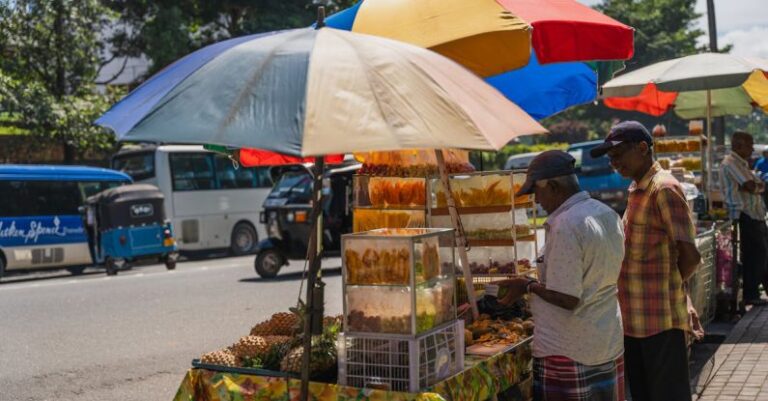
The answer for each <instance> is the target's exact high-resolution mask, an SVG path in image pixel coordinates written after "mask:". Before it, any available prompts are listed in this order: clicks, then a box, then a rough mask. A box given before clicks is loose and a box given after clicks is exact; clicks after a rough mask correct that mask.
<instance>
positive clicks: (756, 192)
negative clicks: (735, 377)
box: [720, 131, 768, 305]
mask: <svg viewBox="0 0 768 401" xmlns="http://www.w3.org/2000/svg"><path fill="white" fill-rule="evenodd" d="M753 148H754V143H753V140H752V135H749V134H748V133H746V132H743V131H736V132H734V133H733V138H732V139H731V152H730V153H729V154H728V155H726V156H725V159H723V163H722V164H721V167H720V168H721V170H722V172H721V174H720V177H721V178H720V179H721V187H722V188H723V195H724V196H725V205H726V207H727V208H728V217H730V219H731V220H732V221H733V222H738V231H739V248H740V251H741V252H740V253H741V264H742V266H743V273H744V302H745V303H746V304H748V305H764V304H765V301H763V300H761V299H760V292H759V290H758V286H759V285H760V284H761V283H762V284H763V289H764V290H765V291H768V280H766V275H767V274H768V228H766V226H765V211H766V207H765V203H764V201H763V199H762V194H763V192H765V183H764V182H763V180H762V179H760V178H759V177H757V176H756V175H755V173H753V172H752V169H751V168H750V165H749V159H750V157H752V151H753Z"/></svg>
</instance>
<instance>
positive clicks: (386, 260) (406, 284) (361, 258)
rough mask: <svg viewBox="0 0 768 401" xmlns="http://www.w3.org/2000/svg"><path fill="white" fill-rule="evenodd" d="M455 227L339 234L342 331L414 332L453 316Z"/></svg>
mask: <svg viewBox="0 0 768 401" xmlns="http://www.w3.org/2000/svg"><path fill="white" fill-rule="evenodd" d="M453 244H454V237H453V230H450V229H379V230H372V231H366V232H361V233H356V234H348V235H344V236H343V237H342V270H343V275H342V278H343V283H344V319H345V322H344V327H345V332H346V333H351V334H354V333H358V334H359V333H377V334H390V335H400V336H416V335H419V334H422V333H425V332H427V331H429V330H431V329H433V328H435V327H437V326H440V325H441V324H443V323H445V322H448V321H451V320H454V319H456V300H455V277H454V272H455V270H456V268H455V257H454V249H453V248H454V245H453Z"/></svg>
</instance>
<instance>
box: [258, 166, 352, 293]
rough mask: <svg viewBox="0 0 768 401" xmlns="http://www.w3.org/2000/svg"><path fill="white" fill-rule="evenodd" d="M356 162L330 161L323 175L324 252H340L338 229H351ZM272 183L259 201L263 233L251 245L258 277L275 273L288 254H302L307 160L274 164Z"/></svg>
mask: <svg viewBox="0 0 768 401" xmlns="http://www.w3.org/2000/svg"><path fill="white" fill-rule="evenodd" d="M360 167H361V165H360V164H359V163H346V164H340V165H332V166H330V168H329V169H328V170H327V171H326V172H325V174H324V178H323V256H324V257H332V256H339V255H341V235H342V234H347V233H350V232H352V208H351V206H352V177H353V176H354V174H355V172H356V171H357V170H359V169H360ZM270 174H271V175H272V180H273V182H275V185H274V186H273V187H272V191H271V192H270V194H269V195H268V196H267V199H266V200H265V201H264V210H263V211H262V212H261V215H260V220H261V223H262V224H266V228H267V235H268V238H267V239H265V240H262V241H260V242H259V244H258V245H257V246H256V252H257V253H256V260H255V262H254V269H255V270H256V273H258V274H259V276H261V277H263V278H273V277H275V276H277V274H278V273H279V272H280V269H281V268H282V267H283V266H285V265H287V264H288V260H301V259H305V258H306V256H307V249H308V244H309V237H310V234H311V231H312V222H311V221H310V216H311V213H312V204H311V201H312V181H313V169H312V164H296V165H288V166H276V167H273V168H272V169H271V170H270Z"/></svg>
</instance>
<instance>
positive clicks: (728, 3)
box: [578, 0, 768, 60]
mask: <svg viewBox="0 0 768 401" xmlns="http://www.w3.org/2000/svg"><path fill="white" fill-rule="evenodd" d="M578 1H579V2H580V3H584V4H587V5H590V6H592V5H595V4H598V3H601V2H602V0H578ZM767 6H768V0H715V13H716V21H717V44H718V46H719V47H722V46H724V45H726V44H732V45H733V49H732V50H731V54H736V55H739V56H746V57H759V58H762V59H766V60H768V7H767ZM696 11H698V12H699V13H700V14H702V17H701V18H699V21H698V24H699V27H700V28H701V29H702V30H703V31H704V32H705V33H706V32H708V29H707V2H706V0H697V4H696ZM700 42H701V43H702V44H708V43H709V37H708V36H707V35H706V34H705V35H704V36H702V37H701V38H700Z"/></svg>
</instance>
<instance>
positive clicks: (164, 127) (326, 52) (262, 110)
mask: <svg viewBox="0 0 768 401" xmlns="http://www.w3.org/2000/svg"><path fill="white" fill-rule="evenodd" d="M96 123H97V124H100V125H103V126H106V127H109V128H112V129H113V130H114V131H115V133H116V134H117V136H118V138H119V139H120V140H123V141H161V142H168V143H192V144H216V145H224V146H231V147H236V148H257V149H262V150H268V151H273V152H277V153H281V154H285V155H290V156H299V157H304V156H316V155H326V154H336V153H352V152H355V151H377V150H398V149H417V148H465V149H477V150H496V149H500V148H501V147H502V146H504V145H505V144H507V143H508V142H509V141H510V140H512V139H513V138H515V137H517V136H519V135H526V134H531V133H540V132H545V130H544V128H543V127H541V125H539V124H538V123H537V122H536V121H534V120H533V119H531V117H530V116H528V115H527V114H526V113H525V112H524V111H522V110H521V109H520V108H519V107H517V106H516V105H515V104H513V103H512V102H510V101H509V100H507V99H506V98H504V96H502V95H501V94H500V93H499V92H498V91H496V90H495V89H493V88H492V87H491V86H489V85H488V84H486V83H485V82H483V81H482V80H481V79H479V78H478V77H477V76H475V75H474V74H472V73H471V72H469V71H467V70H466V69H464V68H463V67H461V66H460V65H458V64H456V63H454V62H453V61H451V60H449V59H447V58H445V57H443V56H441V55H439V54H437V53H434V52H431V51H428V50H425V49H423V48H420V47H417V46H413V45H410V44H407V43H402V42H397V41H394V40H390V39H385V38H381V37H377V36H370V35H360V34H356V33H352V32H347V31H340V30H336V29H331V28H322V29H319V30H316V29H310V28H305V29H296V30H288V31H283V32H279V33H275V34H266V35H254V36H246V37H242V38H237V39H232V40H228V41H225V42H220V43H217V44H214V45H211V46H208V47H206V48H203V49H201V50H198V51H197V52H195V53H192V54H190V55H189V56H187V57H185V58H183V59H181V60H179V61H177V62H176V63H174V64H173V65H171V66H170V67H168V68H166V69H165V70H163V71H161V72H160V73H158V74H157V75H155V76H154V77H153V78H151V79H150V80H148V81H147V82H146V83H144V84H143V85H141V86H140V87H139V88H137V89H136V90H134V91H133V92H131V93H130V94H129V95H128V96H126V97H125V98H124V99H123V100H121V101H120V102H119V103H117V104H116V105H114V106H113V107H112V108H111V109H110V110H109V111H107V113H105V114H104V115H103V116H102V117H101V118H99V119H98V120H97V121H96Z"/></svg>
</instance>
